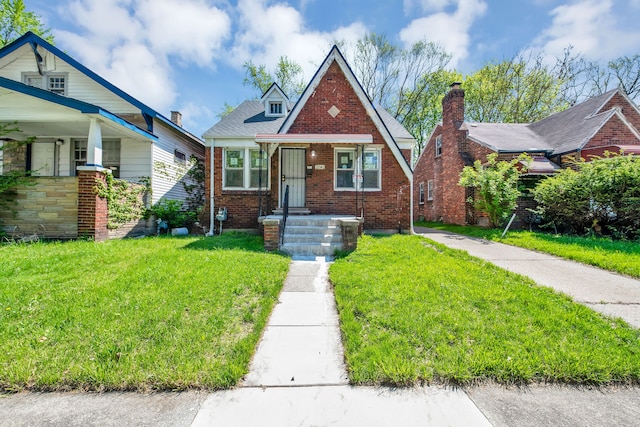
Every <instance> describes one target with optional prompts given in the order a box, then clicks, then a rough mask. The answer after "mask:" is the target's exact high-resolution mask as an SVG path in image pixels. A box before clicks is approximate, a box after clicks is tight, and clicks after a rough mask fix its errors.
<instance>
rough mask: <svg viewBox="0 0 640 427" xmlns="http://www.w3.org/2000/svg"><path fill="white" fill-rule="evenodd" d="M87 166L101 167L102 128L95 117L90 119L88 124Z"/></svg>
mask: <svg viewBox="0 0 640 427" xmlns="http://www.w3.org/2000/svg"><path fill="white" fill-rule="evenodd" d="M87 166H98V167H102V128H101V126H100V122H99V121H98V119H96V118H95V117H91V122H90V124H89V138H88V140H87Z"/></svg>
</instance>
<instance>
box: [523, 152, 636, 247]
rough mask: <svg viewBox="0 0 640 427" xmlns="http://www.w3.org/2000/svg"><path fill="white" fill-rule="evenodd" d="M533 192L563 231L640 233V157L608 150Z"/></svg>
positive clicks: (545, 214) (547, 216)
mask: <svg viewBox="0 0 640 427" xmlns="http://www.w3.org/2000/svg"><path fill="white" fill-rule="evenodd" d="M576 169H577V170H575V171H574V170H571V169H565V170H563V171H562V172H560V173H558V174H557V175H555V176H553V177H550V178H548V179H546V180H544V181H541V182H540V183H539V184H538V186H537V187H536V188H535V189H534V190H533V194H534V198H535V200H536V201H537V202H538V203H539V207H538V213H539V214H541V215H542V216H543V217H544V218H545V219H546V221H548V222H551V223H553V224H554V225H555V226H556V228H558V229H560V231H565V232H569V233H576V234H582V233H604V234H610V235H611V236H612V237H615V238H627V239H636V238H638V237H640V232H639V229H640V157H638V156H620V155H613V154H609V153H607V154H606V155H605V157H602V158H596V159H595V160H593V161H591V162H584V161H581V162H578V163H577V164H576Z"/></svg>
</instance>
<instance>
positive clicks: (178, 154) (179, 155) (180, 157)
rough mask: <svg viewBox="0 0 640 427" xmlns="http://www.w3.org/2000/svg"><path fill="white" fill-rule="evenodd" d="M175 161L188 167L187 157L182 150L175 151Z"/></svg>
mask: <svg viewBox="0 0 640 427" xmlns="http://www.w3.org/2000/svg"><path fill="white" fill-rule="evenodd" d="M173 161H174V162H175V163H178V164H181V165H186V164H187V155H186V154H184V153H183V152H182V151H180V150H173Z"/></svg>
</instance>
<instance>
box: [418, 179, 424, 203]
mask: <svg viewBox="0 0 640 427" xmlns="http://www.w3.org/2000/svg"><path fill="white" fill-rule="evenodd" d="M418 200H419V203H420V204H421V205H424V182H421V183H420V197H419V198H418Z"/></svg>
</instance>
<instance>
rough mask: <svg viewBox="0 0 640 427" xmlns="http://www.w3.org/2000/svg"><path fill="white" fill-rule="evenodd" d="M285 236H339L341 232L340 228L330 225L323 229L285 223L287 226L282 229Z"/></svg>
mask: <svg viewBox="0 0 640 427" xmlns="http://www.w3.org/2000/svg"><path fill="white" fill-rule="evenodd" d="M284 233H285V235H305V234H315V235H326V234H331V235H334V234H336V235H340V234H341V233H342V231H341V230H340V226H337V225H330V226H325V227H319V226H313V225H291V224H289V223H287V226H286V227H285V229H284Z"/></svg>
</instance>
